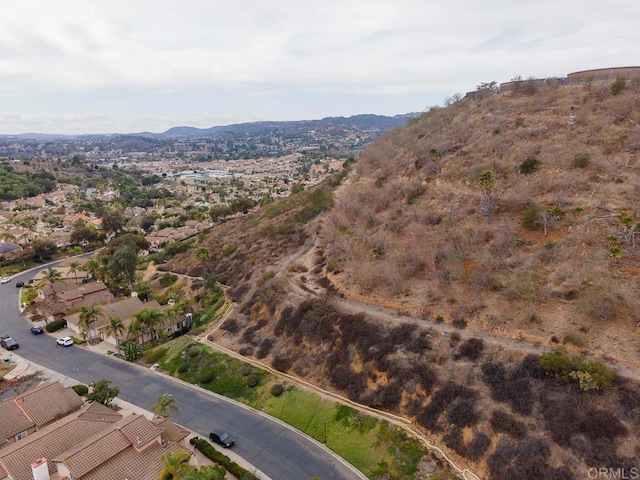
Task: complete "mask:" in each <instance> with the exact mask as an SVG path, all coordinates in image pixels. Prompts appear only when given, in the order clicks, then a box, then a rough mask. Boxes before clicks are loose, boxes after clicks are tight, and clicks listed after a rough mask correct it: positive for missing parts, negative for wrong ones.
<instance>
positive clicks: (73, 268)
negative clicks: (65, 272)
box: [69, 262, 82, 285]
mask: <svg viewBox="0 0 640 480" xmlns="http://www.w3.org/2000/svg"><path fill="white" fill-rule="evenodd" d="M81 268H82V266H81V265H80V264H79V263H78V262H71V263H70V264H69V272H70V273H73V276H74V278H75V280H76V285H77V284H78V270H80V269H81Z"/></svg>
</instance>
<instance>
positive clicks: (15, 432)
mask: <svg viewBox="0 0 640 480" xmlns="http://www.w3.org/2000/svg"><path fill="white" fill-rule="evenodd" d="M82 404H83V400H82V398H81V397H80V396H79V395H78V394H77V393H76V392H75V391H73V389H71V388H66V387H64V386H62V384H60V383H59V382H48V383H44V384H42V385H41V386H39V387H37V388H34V389H32V390H29V391H28V392H26V393H23V394H21V395H18V396H17V397H14V398H12V399H10V400H6V401H4V402H2V403H0V418H1V419H2V421H1V422H0V449H1V448H3V447H6V446H8V445H11V444H12V443H15V442H17V441H19V440H22V439H23V438H26V437H28V436H29V435H32V434H33V433H35V432H36V431H38V430H41V429H42V428H44V427H46V426H47V425H49V424H51V423H52V422H54V421H56V420H59V419H60V418H62V417H64V416H66V415H68V414H70V413H72V412H74V411H76V410H78V409H80V407H81V406H82Z"/></svg>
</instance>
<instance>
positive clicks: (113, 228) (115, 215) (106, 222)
mask: <svg viewBox="0 0 640 480" xmlns="http://www.w3.org/2000/svg"><path fill="white" fill-rule="evenodd" d="M123 226H124V218H122V214H121V213H120V212H117V211H111V212H109V213H107V214H105V215H103V217H102V230H104V231H105V232H106V233H114V234H116V233H118V232H119V231H121V230H122V227H123Z"/></svg>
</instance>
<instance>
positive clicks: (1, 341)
mask: <svg viewBox="0 0 640 480" xmlns="http://www.w3.org/2000/svg"><path fill="white" fill-rule="evenodd" d="M0 345H2V348H6V349H7V350H15V349H16V348H18V347H19V346H20V345H18V342H16V341H15V340H14V339H13V338H11V337H10V336H9V335H4V336H3V337H0Z"/></svg>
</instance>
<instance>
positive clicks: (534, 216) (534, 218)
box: [522, 206, 542, 230]
mask: <svg viewBox="0 0 640 480" xmlns="http://www.w3.org/2000/svg"><path fill="white" fill-rule="evenodd" d="M541 211H542V208H541V207H538V206H533V207H529V208H527V209H526V210H525V211H524V212H523V213H522V226H523V227H524V228H526V229H527V230H538V229H540V228H542V224H541V223H540V221H539V218H540V212H541Z"/></svg>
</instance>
